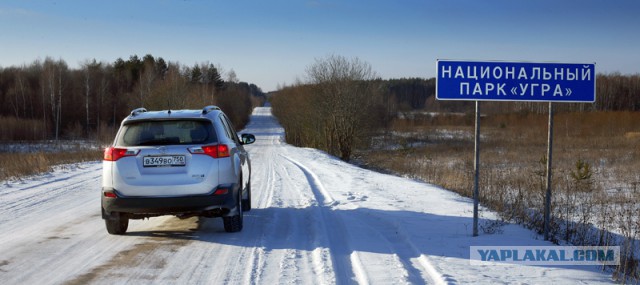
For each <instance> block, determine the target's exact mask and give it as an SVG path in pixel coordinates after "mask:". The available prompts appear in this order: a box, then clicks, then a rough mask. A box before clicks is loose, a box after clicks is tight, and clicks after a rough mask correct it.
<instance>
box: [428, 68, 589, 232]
mask: <svg viewBox="0 0 640 285" xmlns="http://www.w3.org/2000/svg"><path fill="white" fill-rule="evenodd" d="M437 68H438V71H437V72H438V76H437V77H436V98H437V99H438V100H462V101H476V128H475V146H474V171H475V174H474V191H473V200H474V201H473V236H477V235H478V199H479V185H478V184H479V181H478V180H479V179H478V177H479V172H480V155H479V152H480V147H479V144H480V102H479V101H528V102H549V134H548V135H549V140H548V149H547V189H546V194H545V207H544V239H545V240H548V239H549V223H550V221H551V219H550V215H551V193H552V191H551V173H552V168H551V165H552V164H551V161H552V159H551V158H552V150H553V148H552V145H553V103H554V102H565V103H593V102H595V99H596V95H595V93H596V92H595V90H596V71H595V63H534V62H507V61H456V60H438V62H437Z"/></svg>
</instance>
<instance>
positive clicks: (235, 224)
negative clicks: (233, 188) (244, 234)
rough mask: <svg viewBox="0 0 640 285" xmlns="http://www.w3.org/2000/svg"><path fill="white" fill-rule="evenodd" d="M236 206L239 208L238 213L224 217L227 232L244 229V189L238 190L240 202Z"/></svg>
mask: <svg viewBox="0 0 640 285" xmlns="http://www.w3.org/2000/svg"><path fill="white" fill-rule="evenodd" d="M236 208H237V209H238V213H237V214H236V215H235V216H229V217H222V222H223V223H224V231H225V232H228V233H235V232H239V231H241V230H242V218H243V214H242V212H243V211H242V208H243V206H242V191H238V204H237V205H236Z"/></svg>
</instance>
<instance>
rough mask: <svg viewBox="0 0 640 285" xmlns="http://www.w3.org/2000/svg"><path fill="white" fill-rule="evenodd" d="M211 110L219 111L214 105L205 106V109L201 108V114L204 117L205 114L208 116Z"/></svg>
mask: <svg viewBox="0 0 640 285" xmlns="http://www.w3.org/2000/svg"><path fill="white" fill-rule="evenodd" d="M213 110H220V107H218V106H214V105H209V106H206V107H204V108H202V114H203V115H206V114H208V113H209V112H211V111H213Z"/></svg>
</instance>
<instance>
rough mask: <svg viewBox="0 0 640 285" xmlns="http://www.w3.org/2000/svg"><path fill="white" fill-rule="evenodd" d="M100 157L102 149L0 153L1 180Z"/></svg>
mask: <svg viewBox="0 0 640 285" xmlns="http://www.w3.org/2000/svg"><path fill="white" fill-rule="evenodd" d="M100 159H102V151H100V150H78V151H73V152H56V153H46V152H37V153H0V180H7V179H12V178H19V177H23V176H27V175H34V174H38V173H43V172H47V171H51V169H52V167H53V166H55V165H60V164H67V163H76V162H83V161H95V160H100Z"/></svg>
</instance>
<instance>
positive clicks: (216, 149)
mask: <svg viewBox="0 0 640 285" xmlns="http://www.w3.org/2000/svg"><path fill="white" fill-rule="evenodd" d="M189 152H190V153H191V154H206V155H208V156H211V157H213V158H222V157H229V146H227V145H226V144H217V145H206V146H202V147H200V146H196V147H190V148H189Z"/></svg>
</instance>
